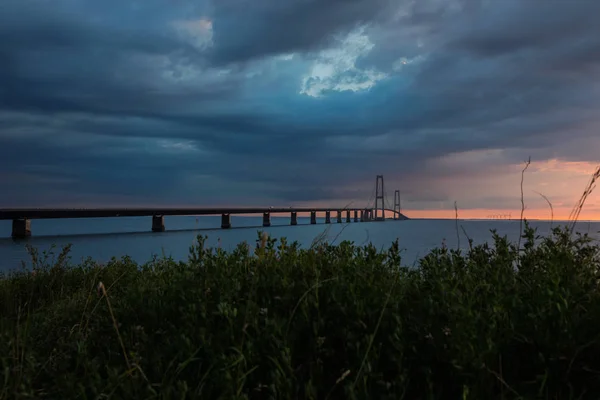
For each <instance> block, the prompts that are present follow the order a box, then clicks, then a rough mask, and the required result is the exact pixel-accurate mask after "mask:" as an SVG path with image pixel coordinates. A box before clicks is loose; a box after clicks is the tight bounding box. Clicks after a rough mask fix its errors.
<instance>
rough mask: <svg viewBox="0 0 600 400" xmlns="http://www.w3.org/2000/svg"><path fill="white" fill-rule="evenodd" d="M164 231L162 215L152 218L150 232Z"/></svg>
mask: <svg viewBox="0 0 600 400" xmlns="http://www.w3.org/2000/svg"><path fill="white" fill-rule="evenodd" d="M164 231H165V217H164V216H163V215H153V216H152V232H164Z"/></svg>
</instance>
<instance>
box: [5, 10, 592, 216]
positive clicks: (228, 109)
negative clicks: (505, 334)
mask: <svg viewBox="0 0 600 400" xmlns="http://www.w3.org/2000/svg"><path fill="white" fill-rule="evenodd" d="M102 4H103V5H102V6H100V5H99V3H94V2H87V1H83V0H81V1H67V0H58V1H56V2H52V3H51V4H50V3H48V2H44V1H37V0H31V1H16V0H7V1H5V2H4V3H3V5H2V12H0V171H1V172H2V174H0V182H4V188H6V190H7V193H8V195H4V196H3V197H2V198H1V200H0V202H2V203H3V204H1V205H19V204H25V203H27V204H37V205H44V204H47V203H60V202H61V201H64V202H65V203H68V202H69V201H70V200H69V199H70V198H71V199H73V198H75V199H77V201H78V202H86V201H91V200H90V199H92V200H93V199H94V198H101V199H103V200H102V201H108V200H106V199H110V198H114V199H118V200H115V201H122V202H128V201H129V202H133V203H136V202H137V203H141V202H148V201H151V202H163V203H170V204H182V203H186V202H192V203H196V204H208V203H210V202H216V203H219V202H231V201H232V200H231V199H242V200H239V201H241V202H243V203H245V204H253V203H259V202H261V201H269V202H273V203H275V202H277V203H278V204H284V205H285V204H288V203H290V202H294V201H297V202H303V201H338V200H339V199H348V201H351V200H356V199H364V200H366V199H367V198H368V197H369V196H370V194H371V191H372V187H373V185H374V182H373V179H374V175H375V174H379V173H383V174H384V175H386V176H388V177H389V179H390V185H389V186H388V187H390V188H393V187H402V188H403V193H404V195H403V196H404V197H403V198H404V199H405V200H407V201H412V202H413V204H419V203H420V204H428V205H430V206H432V207H434V206H436V204H437V203H444V202H448V201H450V199H452V198H453V197H454V198H456V197H457V196H460V195H461V193H460V190H458V189H455V188H453V185H452V184H448V183H444V184H441V183H440V182H442V181H444V182H446V181H448V180H452V179H460V177H461V176H474V177H480V176H481V175H483V174H491V175H493V174H495V173H498V171H500V170H502V168H503V166H504V167H505V166H507V165H510V164H514V163H518V162H520V161H522V160H523V159H525V158H526V157H527V155H532V156H533V157H534V158H536V159H540V160H543V159H547V158H562V159H566V160H576V161H594V160H596V159H597V154H598V151H600V145H599V143H598V139H597V133H596V132H595V129H596V128H598V127H600V121H599V120H598V116H597V112H596V108H597V104H598V102H599V101H600V86H599V85H598V84H597V83H596V82H597V80H598V79H597V78H598V76H599V72H600V69H599V61H600V60H599V59H598V58H599V57H600V56H598V55H599V54H600V25H599V24H597V22H596V21H595V16H596V15H598V11H600V5H598V4H597V2H594V1H592V0H590V1H586V0H580V1H575V2H563V1H549V2H544V3H543V4H542V3H540V2H539V1H535V0H526V1H522V0H521V1H517V0H506V1H494V0H491V1H484V0H481V1H476V0H468V1H467V0H464V1H438V0H428V1H417V2H412V1H408V0H406V1H391V0H368V1H367V0H347V1H342V0H328V1H317V0H293V1H288V2H276V1H268V0H259V1H252V2H250V1H247V0H219V1H212V2H208V1H207V2H193V1H187V0H180V1H177V2H171V3H169V4H168V5H167V4H166V3H162V2H159V1H154V0H148V1H144V2H139V1H135V0H127V1H116V0H110V1H108V2H107V3H102ZM348 35H350V36H348ZM290 55H292V56H290ZM486 149H505V151H504V152H502V153H501V154H500V155H499V156H498V157H497V158H494V159H491V158H488V159H486V158H478V159H475V160H474V161H471V162H467V163H464V164H461V163H460V156H455V157H454V158H453V159H452V160H451V161H447V162H446V161H445V164H443V163H442V167H440V164H439V162H438V161H439V160H440V159H444V157H446V156H448V155H451V154H463V153H465V152H471V151H484V150H486ZM464 157H465V158H468V156H467V155H465V156H464ZM473 163H475V164H473ZM157 187H158V188H160V190H157ZM390 190H392V189H390ZM70 193H77V195H73V196H72V197H69V194H70ZM392 193H393V192H392ZM488 197H489V196H488ZM61 199H62V200H61ZM149 199H151V200H149ZM236 201H238V200H236ZM507 201H508V200H507V199H506V198H499V197H496V200H492V199H491V198H485V199H484V198H483V197H480V198H478V199H471V200H470V201H469V203H468V204H469V206H472V207H475V206H476V205H477V204H479V203H478V202H480V203H481V204H484V203H488V204H493V205H494V207H497V208H501V207H500V205H501V204H504V203H506V202H507Z"/></svg>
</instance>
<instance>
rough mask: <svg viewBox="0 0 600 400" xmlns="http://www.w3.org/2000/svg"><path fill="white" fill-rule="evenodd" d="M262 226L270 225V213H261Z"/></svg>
mask: <svg viewBox="0 0 600 400" xmlns="http://www.w3.org/2000/svg"><path fill="white" fill-rule="evenodd" d="M263 226H271V213H268V212H266V213H263Z"/></svg>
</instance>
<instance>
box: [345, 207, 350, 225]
mask: <svg viewBox="0 0 600 400" xmlns="http://www.w3.org/2000/svg"><path fill="white" fill-rule="evenodd" d="M346 223H347V224H349V223H350V210H347V211H346Z"/></svg>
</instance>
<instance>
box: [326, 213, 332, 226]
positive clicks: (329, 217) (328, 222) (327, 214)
mask: <svg viewBox="0 0 600 400" xmlns="http://www.w3.org/2000/svg"><path fill="white" fill-rule="evenodd" d="M325 223H326V224H330V223H331V211H325Z"/></svg>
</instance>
